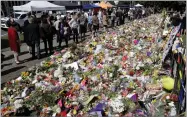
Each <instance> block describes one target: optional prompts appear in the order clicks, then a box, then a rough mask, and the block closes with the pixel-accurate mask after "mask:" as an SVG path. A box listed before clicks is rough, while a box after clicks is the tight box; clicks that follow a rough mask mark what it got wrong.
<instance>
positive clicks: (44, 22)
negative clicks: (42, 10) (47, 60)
mask: <svg viewBox="0 0 187 117" xmlns="http://www.w3.org/2000/svg"><path fill="white" fill-rule="evenodd" d="M46 25H48V24H47V19H46V18H45V17H42V20H41V24H40V37H41V38H42V40H43V43H44V49H45V55H46V56H48V49H47V42H48V41H47V37H46V36H47V33H46V30H45V26H46Z"/></svg>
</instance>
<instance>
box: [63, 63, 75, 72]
mask: <svg viewBox="0 0 187 117" xmlns="http://www.w3.org/2000/svg"><path fill="white" fill-rule="evenodd" d="M64 67H65V68H68V67H71V68H74V70H78V69H79V67H78V64H77V62H74V63H71V64H66V65H64Z"/></svg>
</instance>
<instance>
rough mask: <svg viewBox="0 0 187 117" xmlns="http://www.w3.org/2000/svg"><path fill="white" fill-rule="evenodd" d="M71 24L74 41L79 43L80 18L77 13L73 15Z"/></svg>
mask: <svg viewBox="0 0 187 117" xmlns="http://www.w3.org/2000/svg"><path fill="white" fill-rule="evenodd" d="M69 25H70V27H71V29H72V31H73V40H74V42H75V41H76V43H78V20H77V16H76V15H74V16H73V18H72V19H71V21H70V22H69Z"/></svg>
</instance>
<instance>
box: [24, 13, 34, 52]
mask: <svg viewBox="0 0 187 117" xmlns="http://www.w3.org/2000/svg"><path fill="white" fill-rule="evenodd" d="M27 17H28V19H27V20H25V21H24V26H23V32H24V35H23V36H24V42H25V43H26V44H27V49H28V51H29V53H30V54H32V53H31V45H29V42H27V39H28V32H27V30H26V27H27V26H28V25H29V19H30V17H31V12H29V13H28V14H27Z"/></svg>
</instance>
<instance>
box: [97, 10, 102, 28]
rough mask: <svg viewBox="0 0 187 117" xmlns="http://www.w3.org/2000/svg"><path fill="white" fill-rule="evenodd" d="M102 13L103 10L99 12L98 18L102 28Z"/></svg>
mask: <svg viewBox="0 0 187 117" xmlns="http://www.w3.org/2000/svg"><path fill="white" fill-rule="evenodd" d="M102 15H103V14H102V11H101V9H100V10H99V12H98V18H99V25H100V26H102Z"/></svg>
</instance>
